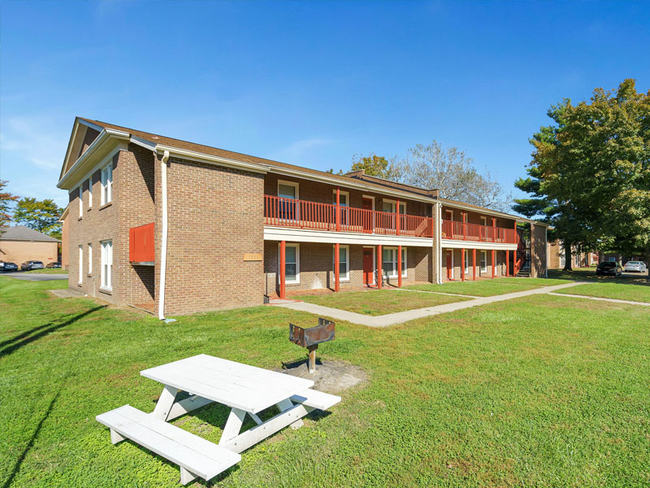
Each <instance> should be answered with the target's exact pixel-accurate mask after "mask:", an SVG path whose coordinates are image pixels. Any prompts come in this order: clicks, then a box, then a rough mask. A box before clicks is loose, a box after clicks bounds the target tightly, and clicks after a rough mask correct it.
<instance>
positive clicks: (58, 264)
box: [45, 262, 61, 268]
mask: <svg viewBox="0 0 650 488" xmlns="http://www.w3.org/2000/svg"><path fill="white" fill-rule="evenodd" d="M45 267H46V268H60V267H61V263H59V262H56V263H47V265H46V266H45Z"/></svg>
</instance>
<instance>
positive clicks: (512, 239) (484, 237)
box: [442, 220, 517, 244]
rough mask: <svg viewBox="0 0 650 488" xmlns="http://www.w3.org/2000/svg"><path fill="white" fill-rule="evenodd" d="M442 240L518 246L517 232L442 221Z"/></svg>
mask: <svg viewBox="0 0 650 488" xmlns="http://www.w3.org/2000/svg"><path fill="white" fill-rule="evenodd" d="M442 238H443V239H452V240H463V241H475V242H498V243H501V244H517V231H515V229H514V228H513V229H504V228H503V227H495V226H489V225H480V224H470V223H467V222H456V221H452V220H443V221H442Z"/></svg>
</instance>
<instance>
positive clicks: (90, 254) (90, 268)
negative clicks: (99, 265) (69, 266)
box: [88, 242, 93, 276]
mask: <svg viewBox="0 0 650 488" xmlns="http://www.w3.org/2000/svg"><path fill="white" fill-rule="evenodd" d="M92 274H93V245H92V244H91V243H90V242H89V243H88V276H92Z"/></svg>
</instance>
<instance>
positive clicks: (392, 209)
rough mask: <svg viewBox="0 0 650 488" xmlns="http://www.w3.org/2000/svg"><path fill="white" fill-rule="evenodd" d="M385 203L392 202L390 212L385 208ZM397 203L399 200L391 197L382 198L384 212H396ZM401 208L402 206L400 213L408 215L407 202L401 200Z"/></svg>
mask: <svg viewBox="0 0 650 488" xmlns="http://www.w3.org/2000/svg"><path fill="white" fill-rule="evenodd" d="M384 203H390V204H391V211H390V212H386V211H385V210H384ZM396 205H397V200H391V199H389V198H384V199H383V200H382V202H381V208H382V212H386V213H395V206H396ZM399 208H400V215H406V202H404V201H401V200H400V202H399Z"/></svg>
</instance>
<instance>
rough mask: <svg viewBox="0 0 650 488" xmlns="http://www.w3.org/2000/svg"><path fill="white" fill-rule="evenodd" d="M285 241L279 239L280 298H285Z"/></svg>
mask: <svg viewBox="0 0 650 488" xmlns="http://www.w3.org/2000/svg"><path fill="white" fill-rule="evenodd" d="M286 272H287V241H280V298H281V299H283V300H284V299H285V298H286V292H287V284H286V283H285V282H286Z"/></svg>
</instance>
